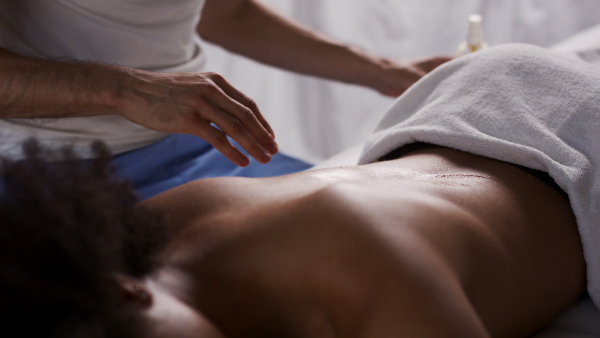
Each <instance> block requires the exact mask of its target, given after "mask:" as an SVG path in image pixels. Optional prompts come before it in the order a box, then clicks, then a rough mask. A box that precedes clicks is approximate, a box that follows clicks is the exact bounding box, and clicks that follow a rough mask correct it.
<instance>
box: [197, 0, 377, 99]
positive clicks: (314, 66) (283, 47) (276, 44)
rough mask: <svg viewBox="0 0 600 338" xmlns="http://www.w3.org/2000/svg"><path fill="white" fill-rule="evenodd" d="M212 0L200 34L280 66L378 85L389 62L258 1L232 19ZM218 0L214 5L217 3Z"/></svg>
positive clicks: (238, 10)
mask: <svg viewBox="0 0 600 338" xmlns="http://www.w3.org/2000/svg"><path fill="white" fill-rule="evenodd" d="M218 1H222V0H212V1H211V0H209V1H208V2H207V5H206V9H205V11H204V14H203V18H202V20H201V22H200V24H199V26H198V31H199V33H200V35H201V36H202V37H203V38H204V39H206V40H208V41H210V42H213V43H216V44H218V45H220V46H222V47H224V48H226V49H228V50H229V51H232V52H234V53H239V54H242V55H244V56H247V57H250V58H252V59H254V60H257V61H259V62H262V63H266V64H269V65H272V66H275V67H279V68H283V69H287V70H291V71H294V72H299V73H304V74H308V75H314V76H319V77H324V78H328V79H333V80H338V81H342V82H347V83H353V84H359V85H365V86H369V87H375V86H377V82H378V81H379V79H378V78H379V75H380V74H381V72H382V71H384V70H385V68H386V67H387V65H388V61H387V60H385V59H383V58H379V57H376V56H373V55H369V54H368V53H366V52H364V51H361V50H359V49H357V48H355V47H352V46H348V45H344V44H341V43H338V42H335V41H333V40H331V39H329V38H327V37H325V36H323V35H321V34H319V33H317V32H315V31H313V30H311V29H309V28H307V27H304V26H302V25H301V24H299V23H297V22H294V21H291V20H290V19H287V18H285V17H282V16H281V15H279V14H277V13H276V12H274V11H273V10H271V9H269V8H268V7H266V6H264V5H262V4H260V3H259V2H257V1H239V2H240V3H241V4H240V5H239V6H238V7H237V8H235V11H229V12H228V13H227V15H223V14H222V13H218V11H213V10H212V8H213V7H216V6H220V4H219V3H217V2H218ZM211 2H212V3H211Z"/></svg>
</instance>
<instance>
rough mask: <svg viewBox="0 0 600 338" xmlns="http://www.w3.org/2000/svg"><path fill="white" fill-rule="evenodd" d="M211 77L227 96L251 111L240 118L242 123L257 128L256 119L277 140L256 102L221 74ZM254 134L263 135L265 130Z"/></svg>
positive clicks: (211, 75)
mask: <svg viewBox="0 0 600 338" xmlns="http://www.w3.org/2000/svg"><path fill="white" fill-rule="evenodd" d="M209 77H210V79H211V80H213V82H214V83H215V84H216V85H217V86H219V88H221V89H222V90H223V92H224V93H225V94H227V95H228V96H229V97H231V98H232V99H233V100H235V102H237V103H239V104H240V105H241V106H243V107H245V108H247V109H249V110H250V111H246V112H245V113H244V114H245V115H244V116H238V118H239V117H241V118H242V121H246V122H248V124H249V125H250V126H254V127H256V124H255V123H254V119H256V120H257V121H258V122H259V124H260V126H261V127H262V128H264V129H265V130H266V131H267V132H268V133H269V134H270V135H271V137H272V138H275V132H274V131H273V128H272V127H271V125H270V124H269V122H267V120H266V119H265V118H264V116H263V115H262V113H261V112H260V109H259V108H258V105H257V104H256V102H254V100H252V99H251V98H249V97H248V96H246V95H245V94H244V93H242V92H241V91H239V90H238V89H237V88H235V87H234V86H232V85H231V84H230V83H229V82H228V81H227V80H226V79H225V78H224V77H223V76H221V75H220V74H214V73H213V74H210V76H209ZM247 113H251V114H247ZM253 132H254V133H256V134H257V135H261V134H262V132H263V130H262V129H260V128H258V129H256V130H253Z"/></svg>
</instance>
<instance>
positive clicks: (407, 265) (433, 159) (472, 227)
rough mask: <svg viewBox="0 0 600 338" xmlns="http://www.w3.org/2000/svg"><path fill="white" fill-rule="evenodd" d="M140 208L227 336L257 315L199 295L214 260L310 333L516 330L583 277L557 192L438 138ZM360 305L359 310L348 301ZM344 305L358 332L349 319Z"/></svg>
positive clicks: (523, 329) (180, 192)
mask: <svg viewBox="0 0 600 338" xmlns="http://www.w3.org/2000/svg"><path fill="white" fill-rule="evenodd" d="M144 206H147V207H151V208H154V209H158V210H161V211H162V212H163V213H165V214H168V215H169V219H170V223H171V225H172V226H174V227H175V228H176V231H177V232H178V233H179V236H177V237H176V238H175V239H174V241H173V242H172V245H171V246H170V249H169V250H168V251H167V253H166V255H167V256H168V257H169V258H168V259H169V260H170V261H171V262H172V263H173V264H174V265H177V266H180V267H184V268H183V269H184V270H185V271H187V272H188V273H190V274H191V275H192V276H195V278H197V279H198V280H201V281H202V283H201V284H202V285H203V286H204V287H203V288H204V289H206V290H209V289H210V290H211V291H210V292H208V291H206V292H199V293H198V295H197V298H198V299H199V300H198V305H197V306H198V307H199V308H201V310H202V311H203V312H205V313H207V314H208V316H209V317H211V318H213V320H215V322H217V324H219V325H220V326H223V327H239V330H240V331H239V332H237V331H236V330H235V329H231V331H230V332H228V334H230V335H231V336H236V335H237V334H238V333H239V334H240V335H243V333H247V332H248V327H254V326H255V325H256V324H251V322H253V323H254V322H257V321H258V322H260V320H258V319H254V320H250V319H249V320H248V323H246V324H242V323H245V322H244V321H243V320H241V319H240V318H241V317H239V316H240V315H239V314H237V315H233V314H231V313H228V312H227V311H226V310H215V307H214V306H211V305H210V304H212V303H214V302H221V303H222V302H223V299H225V298H226V297H217V296H216V295H221V296H224V295H225V294H226V295H228V296H230V297H233V294H232V293H231V290H229V289H228V290H229V291H228V292H226V293H225V291H224V289H221V288H222V287H223V284H220V283H216V282H215V283H214V284H211V278H212V277H209V276H215V277H214V280H220V281H221V282H222V279H220V277H216V276H219V275H220V274H221V273H223V271H227V275H228V276H231V275H232V274H233V275H235V276H238V277H239V278H240V279H239V280H237V282H236V283H237V285H238V286H240V285H246V286H247V287H246V288H244V287H240V290H244V293H240V294H239V295H237V297H238V298H239V297H242V298H244V297H249V298H252V296H250V295H252V294H256V297H259V296H258V295H260V297H259V298H260V299H261V300H262V301H265V299H271V298H272V299H271V300H269V302H271V303H272V304H271V303H270V304H271V305H272V308H273V309H277V310H273V311H276V312H277V313H278V314H279V315H280V316H282V318H281V319H280V320H279V322H282V323H286V322H287V323H291V324H288V326H292V327H294V328H295V329H294V330H295V331H301V332H306V336H312V337H319V336H321V337H329V336H356V337H369V336H379V337H384V336H386V335H385V334H384V333H385V332H396V333H397V332H404V333H409V334H414V335H415V336H431V337H434V336H435V335H434V334H433V331H432V332H429V331H427V330H435V326H436V325H439V329H440V330H442V331H443V332H445V333H444V335H441V336H447V337H448V336H453V332H454V333H455V335H456V336H460V335H463V336H473V337H475V336H478V335H479V336H485V334H484V333H483V332H486V331H487V332H489V333H490V334H491V335H492V336H494V337H496V336H499V337H502V336H511V337H515V336H521V335H522V336H527V335H530V334H532V333H533V332H534V331H535V330H536V329H539V328H541V327H542V326H544V325H545V324H546V323H547V322H548V321H550V320H552V319H553V317H554V316H556V315H557V314H558V313H560V312H561V311H562V310H563V309H564V308H566V307H567V306H568V305H569V304H570V303H571V302H573V301H574V300H575V299H576V298H577V296H578V295H579V294H580V293H581V292H582V290H583V287H584V278H585V276H584V271H585V266H584V263H583V258H582V252H581V247H580V242H579V236H578V233H577V228H576V224H575V219H574V216H573V214H572V212H571V209H570V207H569V204H568V201H567V200H566V199H564V198H563V197H562V196H560V195H559V194H558V193H557V192H556V191H554V190H553V189H551V188H550V187H549V186H548V185H546V184H544V183H543V182H541V181H540V180H538V179H537V178H535V177H533V176H531V175H530V174H528V173H526V172H524V171H522V170H521V169H518V168H516V167H514V166H512V165H509V164H506V163H502V162H498V161H495V160H490V159H487V158H483V157H479V156H475V155H472V154H467V153H464V152H460V151H456V150H451V149H446V148H434V149H427V150H422V151H417V152H414V153H411V154H409V155H407V156H405V157H402V158H400V159H398V160H394V161H388V162H381V163H374V164H369V165H364V166H358V167H348V168H335V169H324V170H318V171H307V172H302V173H298V174H293V175H287V176H282V177H275V178H268V179H244V178H225V179H208V180H201V181H197V182H194V183H191V184H188V185H186V186H182V187H180V188H177V189H174V190H172V191H170V192H167V193H165V194H162V195H159V196H157V197H156V198H154V199H151V200H149V201H147V202H145V203H144ZM207 257H209V258H207ZM210 257H212V258H210ZM219 257H221V258H219ZM223 257H227V258H226V259H225V258H223ZM216 262H219V263H218V264H217V263H216ZM242 262H243V264H242V266H244V268H243V269H241V270H243V271H244V272H242V271H241V270H240V268H239V267H240V263H242ZM238 270H239V271H238ZM338 270H339V271H338ZM232 271H233V272H232ZM328 271H329V272H328ZM331 271H338V273H337V274H335V275H332V274H331V273H330V272H331ZM407 271H410V273H408V272H407ZM245 275H251V276H254V277H252V278H254V279H252V278H251V280H253V282H248V280H246V279H244V278H247V277H244V278H242V277H241V276H245ZM257 276H261V277H260V278H258V277H257ZM306 276H311V277H310V278H308V277H306ZM407 276H410V278H407ZM298 280H302V281H303V282H302V283H299V282H298ZM244 281H245V282H244ZM245 283H246V284H245ZM248 283H249V284H248ZM348 283H349V284H348ZM345 284H348V286H347V288H343V287H342V288H340V285H345ZM207 285H208V286H207ZM210 285H212V286H211V287H209V286H210ZM415 288H416V290H415ZM421 288H423V290H422V291H423V292H422V294H421V293H419V290H420V289H421ZM308 290H312V291H308ZM240 292H242V291H240ZM208 294H210V295H211V296H207V295H208ZM336 295H337V296H336ZM212 297H217V298H212ZM233 298H235V297H233ZM282 299H283V300H282ZM307 299H310V301H308V300H307ZM368 299H370V300H371V301H370V302H368V301H367V300H368ZM284 300H285V301H284ZM300 300H302V301H300ZM373 300H379V301H377V302H374V303H373V304H371V303H372V302H373ZM278 302H283V303H285V304H290V303H291V304H297V306H295V307H292V308H288V305H285V306H284V305H282V304H279V303H278ZM365 302H367V303H369V304H371V305H369V306H366V305H365ZM358 304H361V305H360V306H358ZM365 307H366V308H370V309H371V310H372V311H370V312H368V313H367V314H364V313H363V314H362V315H358V314H357V313H356V312H355V311H358V310H357V309H365ZM219 309H221V307H219ZM261 309H262V308H261ZM298 309H304V310H298ZM315 309H318V310H315ZM352 309H354V310H352ZM419 309H421V310H422V311H419ZM248 311H250V312H252V313H253V314H254V316H257V317H256V318H259V317H260V316H261V315H259V314H258V313H262V312H261V311H266V312H265V313H264V314H263V315H264V316H267V317H268V316H269V314H268V312H269V311H268V310H264V309H262V310H260V311H259V310H257V309H253V310H248ZM421 312H422V313H426V314H427V315H418V314H419V313H421ZM308 313H310V314H311V315H308ZM315 313H320V314H321V315H315ZM323 313H325V314H326V315H324V314H323ZM332 314H333V315H332ZM449 314H451V315H449ZM357 316H358V317H359V318H361V320H360V321H359V322H361V323H362V324H360V328H361V329H360V330H358V331H356V329H350V326H352V327H355V326H356V324H355V322H356V318H357ZM244 318H250V317H247V316H246V317H244ZM251 318H254V317H252V316H251ZM260 318H262V317H260ZM306 318H309V319H306ZM315 318H317V319H315ZM324 318H334V319H331V320H325V319H324ZM234 319H235V320H234ZM325 322H327V323H328V324H324V323H325ZM234 323H235V324H234ZM351 323H354V324H351ZM432 323H434V324H433V327H434V328H432ZM253 325H254V326H253ZM300 327H301V328H302V329H298V328H300ZM256 330H259V329H256ZM402 330H404V331H402ZM407 330H408V331H407ZM423 330H425V331H423ZM469 330H471V331H469ZM259 331H260V330H259ZM346 331H347V332H354V333H353V335H342V334H340V332H346ZM442 331H441V332H442ZM317 332H318V333H317ZM332 332H335V334H334V333H332ZM357 332H362V333H357ZM298 336H303V335H298ZM392 336H393V335H392Z"/></svg>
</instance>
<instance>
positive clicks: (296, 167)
mask: <svg viewBox="0 0 600 338" xmlns="http://www.w3.org/2000/svg"><path fill="white" fill-rule="evenodd" d="M232 143H233V144H235V143H234V142H232ZM236 146H237V144H236ZM237 147H238V149H240V150H241V151H242V152H244V153H245V154H246V152H245V151H244V150H243V149H242V148H241V147H239V146H237ZM246 155H247V154H246ZM113 163H114V165H115V169H116V173H115V176H116V177H118V178H123V179H127V180H130V181H131V182H132V183H133V185H134V188H135V190H136V192H137V193H138V195H139V196H140V198H141V199H142V200H144V199H147V198H150V197H152V196H154V195H157V194H159V193H161V192H163V191H165V190H168V189H171V188H174V187H176V186H178V185H181V184H183V183H186V182H190V181H193V180H196V179H200V178H207V177H220V176H240V177H269V176H279V175H285V174H290V173H294V172H298V171H302V170H305V169H308V168H310V167H311V164H309V163H307V162H304V161H301V160H298V159H295V158H292V157H290V156H287V155H284V154H277V155H275V156H273V157H272V159H271V161H270V162H269V163H268V164H261V163H258V162H256V161H255V160H254V159H251V160H250V165H248V166H247V167H244V168H241V167H238V166H236V165H235V164H233V163H231V162H230V161H229V160H228V159H227V158H226V157H225V156H224V155H222V154H221V153H220V152H219V151H217V150H216V149H215V148H213V147H212V146H211V145H210V144H208V143H207V142H206V141H204V140H202V139H200V138H198V137H196V136H191V135H178V134H177V135H171V136H169V137H167V138H166V139H164V140H162V141H160V142H157V143H155V144H152V145H150V146H147V147H144V148H141V149H138V150H134V151H130V152H127V153H124V154H120V155H117V156H115V158H114V162H113Z"/></svg>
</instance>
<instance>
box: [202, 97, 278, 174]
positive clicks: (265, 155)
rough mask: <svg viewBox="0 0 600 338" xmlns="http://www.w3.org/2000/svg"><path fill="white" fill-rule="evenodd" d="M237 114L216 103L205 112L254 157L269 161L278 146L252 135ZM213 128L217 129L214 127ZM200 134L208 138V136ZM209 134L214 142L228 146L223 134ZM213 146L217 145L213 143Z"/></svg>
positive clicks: (223, 131)
mask: <svg viewBox="0 0 600 338" xmlns="http://www.w3.org/2000/svg"><path fill="white" fill-rule="evenodd" d="M221 104H222V103H221ZM238 108H239V107H238ZM236 115H237V114H236V113H235V112H233V111H232V110H231V109H230V110H228V111H225V110H223V109H221V108H219V107H218V106H216V105H215V106H210V107H207V108H206V109H205V111H204V112H203V116H204V118H205V121H206V122H210V123H212V124H214V125H215V126H217V127H218V128H219V129H220V132H221V133H224V134H225V135H228V136H229V137H231V138H232V139H234V140H235V141H236V142H237V143H238V144H239V145H240V146H241V147H242V148H244V149H246V151H248V154H250V156H252V157H254V158H255V159H256V160H257V161H258V162H260V163H267V162H269V161H270V159H271V156H272V155H273V154H275V153H276V152H277V148H276V146H274V145H271V146H265V145H264V144H262V143H260V142H259V140H258V139H257V137H256V136H255V135H252V133H251V132H250V130H249V128H247V127H246V124H244V122H242V121H241V120H240V119H239V118H238V117H237V116H236ZM211 127H212V126H211ZM212 128H213V129H215V128H214V127H212ZM215 130H216V129H215ZM265 133H266V131H265ZM267 135H268V134H267ZM199 136H201V137H202V138H204V139H206V138H205V137H206V136H203V135H199ZM209 136H213V137H215V141H214V142H217V144H218V145H221V144H222V145H223V146H225V147H228V145H229V141H227V140H225V139H223V137H221V135H218V134H214V133H210V134H209ZM269 138H270V135H269ZM206 140H207V141H209V143H210V142H211V141H212V140H209V139H206ZM271 140H272V139H271ZM273 142H274V141H273ZM211 144H212V143H211ZM272 144H274V143H272ZM213 146H215V145H214V144H213ZM269 147H271V149H269ZM215 148H217V149H220V148H219V147H218V146H215ZM225 155H227V154H225Z"/></svg>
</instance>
